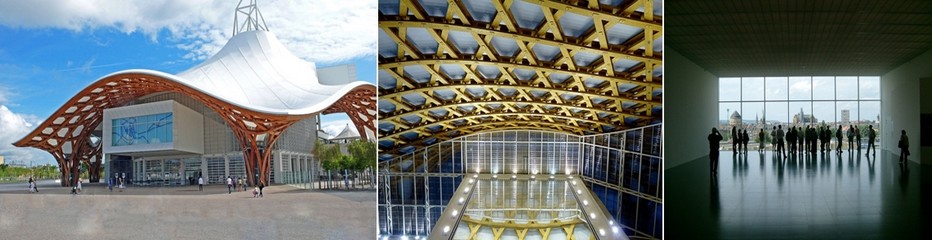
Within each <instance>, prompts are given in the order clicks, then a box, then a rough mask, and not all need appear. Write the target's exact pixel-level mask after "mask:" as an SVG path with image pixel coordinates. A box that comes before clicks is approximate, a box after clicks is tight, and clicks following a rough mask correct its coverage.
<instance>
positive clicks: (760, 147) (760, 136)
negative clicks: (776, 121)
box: [757, 128, 767, 152]
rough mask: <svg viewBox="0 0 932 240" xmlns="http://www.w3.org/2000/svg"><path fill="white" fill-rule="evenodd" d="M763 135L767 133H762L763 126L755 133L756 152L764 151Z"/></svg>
mask: <svg viewBox="0 0 932 240" xmlns="http://www.w3.org/2000/svg"><path fill="white" fill-rule="evenodd" d="M764 136H767V135H766V134H765V133H764V128H761V129H760V132H759V133H757V142H758V143H759V144H758V146H757V152H764Z"/></svg>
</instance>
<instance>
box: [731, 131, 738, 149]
mask: <svg viewBox="0 0 932 240" xmlns="http://www.w3.org/2000/svg"><path fill="white" fill-rule="evenodd" d="M738 141H739V139H738V127H735V126H732V127H731V150H732V152H733V153H732V154H738Z"/></svg>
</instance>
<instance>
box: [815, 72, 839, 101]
mask: <svg viewBox="0 0 932 240" xmlns="http://www.w3.org/2000/svg"><path fill="white" fill-rule="evenodd" d="M812 100H835V77H812Z"/></svg>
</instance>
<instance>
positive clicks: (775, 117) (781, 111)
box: [765, 102, 790, 125]
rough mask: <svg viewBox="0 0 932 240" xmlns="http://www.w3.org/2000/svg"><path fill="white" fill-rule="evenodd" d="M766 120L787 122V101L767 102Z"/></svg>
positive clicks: (784, 123)
mask: <svg viewBox="0 0 932 240" xmlns="http://www.w3.org/2000/svg"><path fill="white" fill-rule="evenodd" d="M766 108H767V114H766V115H765V116H767V121H773V122H779V123H780V124H781V125H786V123H788V122H789V119H790V117H789V108H788V104H787V102H767V105H766Z"/></svg>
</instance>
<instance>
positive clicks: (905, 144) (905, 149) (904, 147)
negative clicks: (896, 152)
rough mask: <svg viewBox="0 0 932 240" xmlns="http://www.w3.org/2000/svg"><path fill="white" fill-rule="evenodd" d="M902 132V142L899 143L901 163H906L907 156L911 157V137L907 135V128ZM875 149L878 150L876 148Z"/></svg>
mask: <svg viewBox="0 0 932 240" xmlns="http://www.w3.org/2000/svg"><path fill="white" fill-rule="evenodd" d="M901 133H903V134H902V135H900V143H899V144H898V146H899V147H900V163H905V162H906V158H907V157H909V137H906V130H905V129H903V130H902V131H901ZM874 151H875V152H876V150H874Z"/></svg>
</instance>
